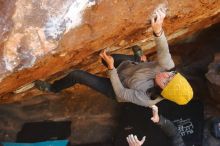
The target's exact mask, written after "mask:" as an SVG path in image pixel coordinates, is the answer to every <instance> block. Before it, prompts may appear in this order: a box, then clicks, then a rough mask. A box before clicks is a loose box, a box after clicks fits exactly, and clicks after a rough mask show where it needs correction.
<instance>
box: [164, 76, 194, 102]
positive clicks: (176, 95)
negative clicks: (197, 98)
mask: <svg viewBox="0 0 220 146" xmlns="http://www.w3.org/2000/svg"><path fill="white" fill-rule="evenodd" d="M161 95H162V96H163V97H164V98H166V99H168V100H170V101H173V102H175V103H177V104H179V105H184V104H187V103H188V102H189V101H190V100H191V99H192V97H193V90H192V87H191V86H190V84H189V82H188V81H187V80H186V79H185V77H183V76H182V75H181V74H180V73H177V74H176V75H175V76H174V77H173V79H172V80H171V81H170V82H169V83H168V84H167V86H166V87H165V88H164V89H163V91H162V92H161Z"/></svg>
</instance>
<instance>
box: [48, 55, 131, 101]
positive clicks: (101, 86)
mask: <svg viewBox="0 0 220 146" xmlns="http://www.w3.org/2000/svg"><path fill="white" fill-rule="evenodd" d="M112 57H113V58H114V66H115V67H118V66H119V65H120V63H121V62H123V61H125V60H131V61H135V58H134V56H133V55H124V54H113V55H112ZM102 62H103V64H104V65H105V66H107V64H106V63H105V62H104V60H103V61H102ZM76 83H79V84H83V85H86V86H88V87H90V88H92V89H94V90H96V91H98V92H100V93H102V94H104V95H106V96H107V97H110V98H113V99H115V97H116V96H115V92H114V90H113V87H112V84H111V81H110V79H109V78H104V77H99V76H96V75H93V74H91V73H88V72H86V71H83V70H74V71H72V72H70V73H69V74H68V75H66V76H65V77H63V78H62V79H60V80H56V81H55V82H54V83H53V84H52V85H51V91H52V92H59V91H61V90H63V89H66V88H69V87H71V86H74V85H75V84H76Z"/></svg>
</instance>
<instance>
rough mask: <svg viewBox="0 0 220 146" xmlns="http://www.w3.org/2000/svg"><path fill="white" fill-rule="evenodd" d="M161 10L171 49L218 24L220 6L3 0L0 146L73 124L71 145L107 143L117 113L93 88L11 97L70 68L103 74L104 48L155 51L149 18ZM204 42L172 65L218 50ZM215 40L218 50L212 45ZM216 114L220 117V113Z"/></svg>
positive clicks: (214, 0)
mask: <svg viewBox="0 0 220 146" xmlns="http://www.w3.org/2000/svg"><path fill="white" fill-rule="evenodd" d="M161 4H162V5H163V6H167V7H168V8H169V10H168V16H167V18H166V20H165V23H164V29H165V31H166V34H167V36H168V40H169V41H170V42H171V43H172V42H174V41H176V40H179V39H181V38H184V37H186V36H187V35H189V34H191V33H194V32H197V31H198V30H200V29H204V28H205V27H208V26H210V25H212V24H214V23H217V22H220V14H219V12H220V1H219V0H195V1H193V2H192V0H184V1H178V3H177V1H176V0H169V1H168V2H167V1H165V0H152V1H147V0H138V1H137V0H94V1H93V0H56V1H51V0H32V1H30V0H7V1H3V0H2V1H0V8H1V9H0V47H1V49H0V78H1V82H0V87H1V88H0V95H1V96H0V103H1V104H0V113H1V114H0V119H1V120H0V141H15V140H16V134H17V132H18V131H19V130H20V129H21V127H22V125H23V124H24V123H26V122H38V121H45V120H52V121H66V120H70V121H72V125H71V126H72V127H71V132H72V133H71V137H70V138H69V139H70V140H71V142H72V143H74V144H86V143H92V142H103V141H108V140H111V139H112V137H113V136H114V135H115V133H116V130H117V126H118V125H117V124H118V121H117V119H118V116H119V114H120V110H121V108H120V107H119V106H118V105H117V103H116V102H114V101H113V100H110V99H107V98H106V97H105V96H103V95H101V94H99V93H97V92H94V90H92V89H88V88H86V87H84V86H78V85H76V86H74V87H72V88H69V89H67V90H65V91H62V92H60V93H58V94H53V93H43V92H40V91H38V90H36V89H35V88H32V89H31V90H28V91H26V92H22V93H18V92H14V91H15V90H16V89H18V88H19V87H20V86H23V85H26V84H29V83H31V82H33V81H34V80H36V79H47V80H49V81H51V80H53V79H55V78H57V77H58V76H60V75H64V74H65V73H66V72H68V70H69V69H70V68H80V69H84V70H87V71H89V72H92V73H96V74H98V73H102V72H103V71H104V68H103V67H102V65H101V63H100V61H98V52H99V51H100V50H101V48H105V47H110V51H111V52H113V53H115V52H116V53H128V54H129V53H131V51H130V49H126V48H127V47H128V46H131V45H134V44H138V45H141V46H142V47H143V49H144V50H145V51H146V52H147V50H148V49H151V48H153V47H154V45H155V44H154V41H153V37H152V32H151V29H150V24H149V23H148V20H149V18H150V16H151V14H152V12H153V10H154V9H155V8H157V7H158V6H161ZM219 30H220V29H218V31H216V33H217V34H218V36H219V34H220V33H218V32H219ZM204 36H205V39H204V40H206V41H203V40H202V41H200V42H203V43H202V44H200V45H198V43H193V44H186V45H180V46H178V47H176V50H178V51H179V52H178V51H177V52H178V53H176V52H175V51H174V52H172V53H173V57H174V60H175V61H177V62H179V63H180V64H181V63H186V64H187V63H188V64H190V63H192V62H194V61H195V60H197V58H198V56H199V55H197V53H198V52H200V51H198V48H202V47H203V50H205V53H203V55H201V56H200V57H201V58H203V57H204V56H208V55H206V53H207V50H208V51H209V52H208V53H210V54H211V49H210V48H212V49H213V48H215V47H216V48H218V49H219V42H220V41H219V37H216V35H214V37H212V38H210V36H211V35H209V34H205V35H204ZM207 36H208V38H209V39H208V38H207ZM213 38H216V40H215V42H217V43H216V46H209V44H208V43H211V40H214V39H213ZM191 39H193V37H191ZM205 44H208V46H205ZM211 44H214V43H211ZM171 48H172V47H171ZM193 49H195V50H196V49H197V51H194V50H193ZM171 50H172V49H171ZM186 50H188V51H186ZM196 52H197V53H196ZM175 53H176V54H175ZM204 54H205V55H204ZM204 58H205V57H204ZM205 81H206V80H202V82H199V84H198V81H197V79H194V82H195V84H193V85H199V86H198V89H197V90H196V91H201V89H202V91H204V92H206V91H208V90H207V88H204V87H203V86H204V85H205ZM200 86H201V87H200ZM26 87H27V86H26ZM30 87H31V84H30ZM16 91H19V90H16ZM195 93H196V92H195ZM202 94H203V93H202ZM206 94H207V92H206ZM206 94H203V95H204V96H205V97H204V98H207V97H208V96H206ZM209 108H210V109H212V110H213V106H212V105H211V106H210V107H209ZM207 111H208V110H207ZM207 111H206V112H207ZM214 112H216V115H220V114H219V109H214ZM211 113H213V111H212V112H210V113H208V114H210V115H211ZM94 135H96V136H95V137H94Z"/></svg>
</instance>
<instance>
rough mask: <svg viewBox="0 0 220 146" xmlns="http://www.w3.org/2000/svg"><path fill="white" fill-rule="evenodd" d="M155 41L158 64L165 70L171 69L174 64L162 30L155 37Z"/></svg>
mask: <svg viewBox="0 0 220 146" xmlns="http://www.w3.org/2000/svg"><path fill="white" fill-rule="evenodd" d="M155 42H156V47H157V59H158V62H159V65H160V66H161V67H163V68H164V69H166V70H170V69H172V68H173V67H174V66H175V64H174V62H173V59H172V57H171V54H170V52H169V46H168V43H167V39H166V36H165V34H164V32H163V33H162V35H161V36H159V37H155Z"/></svg>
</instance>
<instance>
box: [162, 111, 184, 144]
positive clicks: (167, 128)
mask: <svg viewBox="0 0 220 146" xmlns="http://www.w3.org/2000/svg"><path fill="white" fill-rule="evenodd" d="M158 125H159V126H160V127H161V129H162V130H163V132H164V133H165V134H166V135H167V136H168V137H169V138H170V140H171V143H172V146H186V145H185V143H184V141H183V138H182V136H181V135H180V133H179V131H178V130H177V128H176V127H175V125H174V124H173V123H172V122H171V121H170V120H168V119H166V118H164V117H163V116H161V115H160V121H159V123H158Z"/></svg>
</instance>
